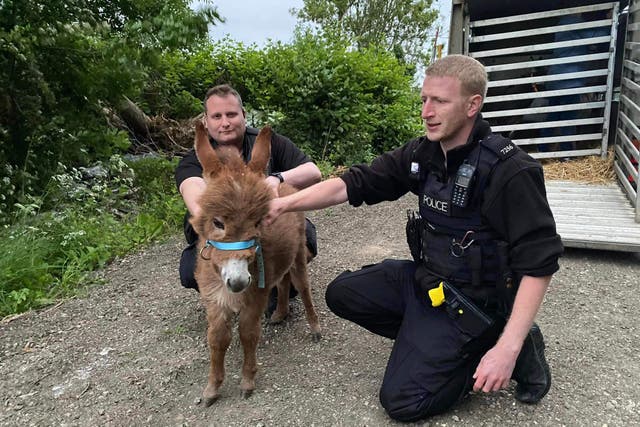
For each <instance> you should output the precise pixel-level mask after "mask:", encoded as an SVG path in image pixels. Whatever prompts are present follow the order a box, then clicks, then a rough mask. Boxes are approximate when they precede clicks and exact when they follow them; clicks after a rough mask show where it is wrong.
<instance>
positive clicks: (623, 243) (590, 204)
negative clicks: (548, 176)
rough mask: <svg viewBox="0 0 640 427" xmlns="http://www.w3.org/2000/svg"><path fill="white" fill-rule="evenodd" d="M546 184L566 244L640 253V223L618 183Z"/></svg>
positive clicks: (557, 224)
mask: <svg viewBox="0 0 640 427" xmlns="http://www.w3.org/2000/svg"><path fill="white" fill-rule="evenodd" d="M546 186H547V198H548V200H549V205H550V206H551V211H552V212H553V216H554V218H555V220H556V226H557V231H558V234H559V235H560V237H561V238H562V243H563V244H564V245H565V246H566V247H572V248H589V249H603V250H612V251H624V252H640V223H637V222H636V221H635V209H634V207H633V206H632V204H631V202H630V201H629V199H628V198H627V196H626V194H625V193H624V192H623V191H622V189H621V188H620V186H619V185H618V184H616V183H612V184H606V185H594V184H584V183H578V182H574V181H547V184H546Z"/></svg>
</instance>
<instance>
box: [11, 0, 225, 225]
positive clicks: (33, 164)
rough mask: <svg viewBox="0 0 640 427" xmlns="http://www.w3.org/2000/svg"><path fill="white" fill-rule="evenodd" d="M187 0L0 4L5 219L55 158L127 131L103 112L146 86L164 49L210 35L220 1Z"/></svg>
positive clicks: (67, 158) (67, 159)
mask: <svg viewBox="0 0 640 427" xmlns="http://www.w3.org/2000/svg"><path fill="white" fill-rule="evenodd" d="M189 3H190V2H189V1H188V0H4V1H2V2H0V86H1V87H2V88H3V91H2V93H0V164H1V165H3V168H1V169H0V194H1V195H2V196H1V197H0V218H1V219H0V221H2V220H6V218H7V215H6V213H7V212H8V211H11V210H12V209H13V207H14V205H15V203H26V202H28V201H29V200H28V199H29V198H30V197H34V196H38V192H39V190H38V188H44V186H45V184H46V182H47V180H48V179H49V177H50V176H51V175H52V174H53V173H55V171H56V169H57V167H58V163H65V164H67V165H68V166H74V165H79V164H83V163H87V162H89V161H92V160H96V159H104V158H108V157H109V156H110V154H111V153H112V152H117V151H120V150H122V149H125V148H126V147H127V146H128V144H129V142H128V138H127V135H126V134H123V133H119V132H116V131H114V130H112V129H110V127H109V126H108V123H107V120H106V116H105V111H106V110H114V109H117V108H118V105H119V103H120V102H122V100H123V99H124V98H125V97H129V98H132V99H136V98H137V97H139V96H140V95H141V93H142V92H143V88H144V87H145V85H146V82H147V78H148V75H149V73H150V70H151V69H153V68H154V67H155V66H156V65H157V64H158V63H159V58H160V56H161V55H162V54H163V53H165V52H167V51H171V50H175V49H183V48H188V47H189V46H190V45H192V44H193V43H194V42H195V41H196V40H199V39H203V38H205V37H206V36H207V25H208V24H209V23H213V22H215V21H216V20H217V19H218V15H217V12H216V10H215V8H212V7H205V8H204V9H202V10H200V11H198V12H195V11H193V10H191V9H190V8H189Z"/></svg>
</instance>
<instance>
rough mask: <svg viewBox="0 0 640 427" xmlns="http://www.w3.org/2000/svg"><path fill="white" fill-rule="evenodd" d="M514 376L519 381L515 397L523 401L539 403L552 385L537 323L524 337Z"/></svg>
mask: <svg viewBox="0 0 640 427" xmlns="http://www.w3.org/2000/svg"><path fill="white" fill-rule="evenodd" d="M512 378H513V379H514V380H516V381H517V382H518V385H517V387H516V393H515V397H516V399H518V400H519V401H520V402H523V403H538V402H539V401H540V399H542V398H543V397H544V396H545V395H546V394H547V392H548V391H549V388H550V387H551V371H550V370H549V365H548V364H547V361H546V360H545V358H544V340H543V339H542V332H540V328H539V327H538V325H536V324H535V323H534V324H533V326H532V327H531V330H530V331H529V333H528V334H527V337H526V338H525V339H524V344H523V345H522V349H521V350H520V354H519V355H518V360H516V366H515V368H514V369H513V375H512Z"/></svg>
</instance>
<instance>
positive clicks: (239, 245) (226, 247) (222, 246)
mask: <svg viewBox="0 0 640 427" xmlns="http://www.w3.org/2000/svg"><path fill="white" fill-rule="evenodd" d="M209 246H213V247H214V248H216V249H219V250H221V251H241V250H243V249H250V248H253V247H254V246H255V248H256V261H257V262H258V274H259V278H258V287H259V288H261V289H262V288H264V286H265V284H264V258H263V257H262V250H261V247H260V243H258V242H256V239H251V240H242V241H240V242H218V241H215V240H207V244H206V245H205V248H206V247H209Z"/></svg>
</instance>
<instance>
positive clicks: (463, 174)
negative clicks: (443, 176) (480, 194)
mask: <svg viewBox="0 0 640 427" xmlns="http://www.w3.org/2000/svg"><path fill="white" fill-rule="evenodd" d="M475 171H476V168H475V167H474V166H472V165H470V164H469V163H467V162H466V161H465V162H464V163H463V164H461V165H460V167H459V168H458V172H457V173H456V178H455V181H454V183H453V195H452V197H451V203H452V204H453V205H455V206H459V207H461V208H464V207H466V206H467V204H468V203H469V198H470V197H471V186H472V184H473V178H474V173H475Z"/></svg>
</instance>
